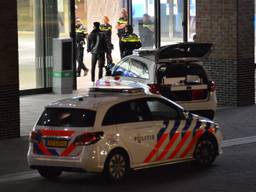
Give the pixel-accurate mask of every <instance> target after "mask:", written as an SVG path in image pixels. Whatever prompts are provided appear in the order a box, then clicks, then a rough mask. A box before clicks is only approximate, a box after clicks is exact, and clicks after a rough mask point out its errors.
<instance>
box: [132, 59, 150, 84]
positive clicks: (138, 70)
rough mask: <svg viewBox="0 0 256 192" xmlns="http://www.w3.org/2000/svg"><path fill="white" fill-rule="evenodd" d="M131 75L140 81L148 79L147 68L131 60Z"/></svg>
mask: <svg viewBox="0 0 256 192" xmlns="http://www.w3.org/2000/svg"><path fill="white" fill-rule="evenodd" d="M130 71H131V72H132V74H131V75H134V77H137V78H141V79H149V72H148V68H147V66H146V65H145V64H144V63H142V62H140V61H138V60H135V59H131V69H130Z"/></svg>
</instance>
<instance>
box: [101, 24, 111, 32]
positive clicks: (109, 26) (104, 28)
mask: <svg viewBox="0 0 256 192" xmlns="http://www.w3.org/2000/svg"><path fill="white" fill-rule="evenodd" d="M111 30H112V26H111V25H101V26H100V31H102V32H107V31H111Z"/></svg>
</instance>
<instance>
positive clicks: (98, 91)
mask: <svg viewBox="0 0 256 192" xmlns="http://www.w3.org/2000/svg"><path fill="white" fill-rule="evenodd" d="M145 96H146V94H145V92H144V89H143V88H124V89H120V88H119V89H117V88H114V89H113V88H111V87H104V86H103V87H93V88H91V89H90V91H89V92H88V95H85V96H76V97H72V98H67V99H62V100H58V101H55V102H52V103H50V104H49V105H47V106H46V108H73V109H88V110H94V111H96V110H97V109H98V107H100V106H102V105H104V104H111V103H116V102H118V101H125V100H129V99H133V98H138V97H145Z"/></svg>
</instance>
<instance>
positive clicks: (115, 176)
mask: <svg viewBox="0 0 256 192" xmlns="http://www.w3.org/2000/svg"><path fill="white" fill-rule="evenodd" d="M128 169H129V165H128V160H127V157H126V156H125V155H124V154H123V153H122V152H114V153H113V154H110V156H109V157H108V159H107V161H106V164H105V175H106V176H107V177H108V178H109V179H111V180H114V181H117V180H121V179H123V178H124V177H125V176H126V174H127V171H128Z"/></svg>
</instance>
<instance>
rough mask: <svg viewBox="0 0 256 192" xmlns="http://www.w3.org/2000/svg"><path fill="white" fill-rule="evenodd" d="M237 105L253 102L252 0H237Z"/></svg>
mask: <svg viewBox="0 0 256 192" xmlns="http://www.w3.org/2000/svg"><path fill="white" fill-rule="evenodd" d="M238 7H239V9H238V18H237V22H238V27H237V28H238V34H237V35H238V39H237V43H238V46H237V50H238V66H237V78H238V84H237V89H238V90H239V92H238V105H239V106H243V105H250V104H252V103H255V64H254V23H253V21H254V11H255V10H254V0H238Z"/></svg>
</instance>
